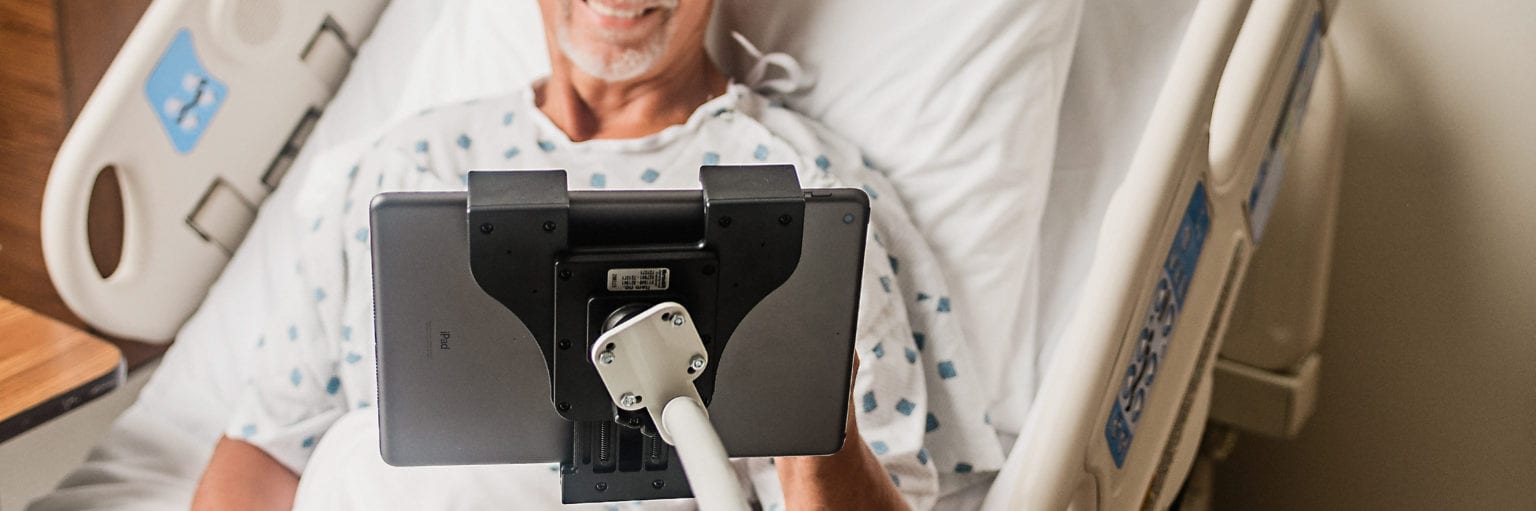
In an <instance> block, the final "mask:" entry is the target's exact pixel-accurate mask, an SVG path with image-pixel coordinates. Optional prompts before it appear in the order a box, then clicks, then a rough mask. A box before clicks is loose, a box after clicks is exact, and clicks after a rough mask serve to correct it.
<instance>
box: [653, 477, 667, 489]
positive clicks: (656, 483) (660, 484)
mask: <svg viewBox="0 0 1536 511" xmlns="http://www.w3.org/2000/svg"><path fill="white" fill-rule="evenodd" d="M666 486H667V482H666V481H663V480H660V479H657V480H655V481H651V487H652V488H655V489H658V490H660V489H662V488H665V487H666Z"/></svg>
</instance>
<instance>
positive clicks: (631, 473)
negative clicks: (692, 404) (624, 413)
mask: <svg viewBox="0 0 1536 511" xmlns="http://www.w3.org/2000/svg"><path fill="white" fill-rule="evenodd" d="M572 426H573V427H574V431H573V432H572V435H571V451H570V453H568V454H567V455H566V459H565V461H562V462H561V463H560V490H561V499H562V502H564V503H566V504H581V503H588V502H612V501H619V500H652V499H680V498H688V497H692V496H693V490H692V489H691V488H689V486H688V478H687V476H686V475H685V474H684V473H683V464H682V462H680V461H678V459H677V452H676V451H674V450H673V449H672V446H670V445H667V443H666V442H663V441H662V440H661V438H660V437H657V436H651V435H646V434H644V433H642V432H641V430H640V429H637V428H629V427H624V426H620V425H618V424H616V423H614V422H611V421H591V422H577V423H574V424H573V425H572Z"/></svg>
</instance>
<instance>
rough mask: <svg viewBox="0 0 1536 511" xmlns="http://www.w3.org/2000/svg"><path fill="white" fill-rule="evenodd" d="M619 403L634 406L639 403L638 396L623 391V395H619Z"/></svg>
mask: <svg viewBox="0 0 1536 511" xmlns="http://www.w3.org/2000/svg"><path fill="white" fill-rule="evenodd" d="M619 404H620V405H622V406H626V407H629V406H635V405H637V404H640V396H636V395H635V394H634V393H633V392H625V393H624V395H622V396H619Z"/></svg>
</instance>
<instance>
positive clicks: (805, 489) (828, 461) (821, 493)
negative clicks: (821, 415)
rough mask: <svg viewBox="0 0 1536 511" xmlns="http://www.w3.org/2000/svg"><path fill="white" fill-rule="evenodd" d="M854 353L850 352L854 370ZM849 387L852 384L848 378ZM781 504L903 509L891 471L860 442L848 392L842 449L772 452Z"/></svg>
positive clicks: (856, 362)
mask: <svg viewBox="0 0 1536 511" xmlns="http://www.w3.org/2000/svg"><path fill="white" fill-rule="evenodd" d="M858 373H859V357H858V356H854V357H853V374H854V375H855V376H857V375H858ZM848 388H849V389H852V388H853V385H852V384H851V383H850V385H849V386H848ZM774 466H775V467H777V469H778V472H779V485H780V486H781V487H782V488H783V490H784V507H785V509H795V510H801V509H837V510H843V509H879V510H887V509H908V508H907V502H906V501H905V500H903V499H902V498H901V491H900V490H897V489H896V484H895V483H894V482H892V481H891V476H890V474H887V473H886V472H885V467H883V466H881V465H880V460H879V459H877V458H875V453H873V452H870V450H869V446H867V445H864V439H863V437H860V436H859V425H858V421H857V420H856V418H855V417H854V414H853V396H852V395H850V396H849V397H848V431H847V436H846V437H844V440H843V449H842V450H840V451H837V452H836V453H834V454H832V455H831V456H797V457H784V458H775V459H774Z"/></svg>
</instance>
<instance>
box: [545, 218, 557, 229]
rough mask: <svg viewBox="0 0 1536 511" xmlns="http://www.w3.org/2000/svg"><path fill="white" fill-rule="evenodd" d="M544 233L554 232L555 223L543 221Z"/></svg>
mask: <svg viewBox="0 0 1536 511" xmlns="http://www.w3.org/2000/svg"><path fill="white" fill-rule="evenodd" d="M544 232H555V221H554V220H545V221H544Z"/></svg>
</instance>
